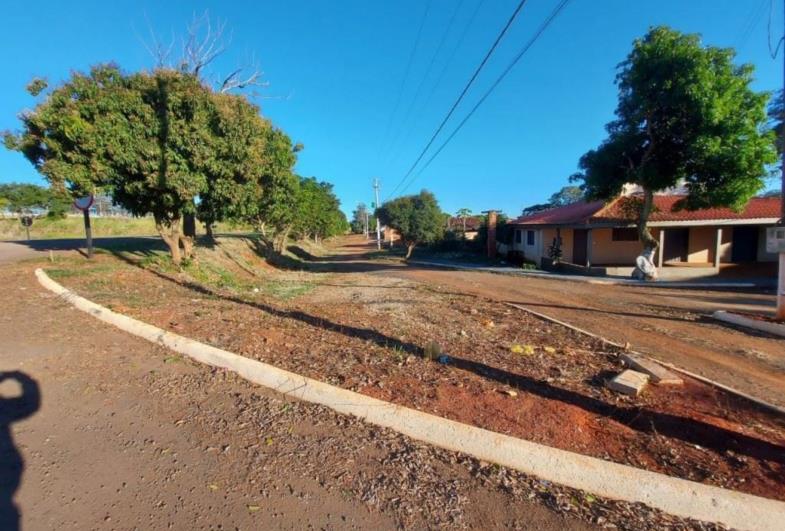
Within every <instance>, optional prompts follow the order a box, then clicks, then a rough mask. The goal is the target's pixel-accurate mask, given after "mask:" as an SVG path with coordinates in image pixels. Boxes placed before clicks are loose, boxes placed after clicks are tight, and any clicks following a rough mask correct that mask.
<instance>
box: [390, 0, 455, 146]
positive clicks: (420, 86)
mask: <svg viewBox="0 0 785 531" xmlns="http://www.w3.org/2000/svg"><path fill="white" fill-rule="evenodd" d="M462 4H463V0H459V2H458V3H457V4H456V5H455V10H454V11H453V13H452V16H451V17H450V21H449V22H448V23H447V27H446V28H445V30H444V33H443V34H442V38H441V39H440V40H439V44H438V46H436V50H435V51H434V52H433V55H432V56H431V60H430V61H429V62H428V66H427V67H426V68H425V74H424V75H423V76H422V78H421V79H420V83H419V84H418V85H417V90H415V91H414V97H413V98H412V100H411V102H410V103H409V107H408V108H407V109H406V113H405V114H404V118H403V122H402V123H401V127H400V129H398V133H397V134H396V135H395V136H394V137H393V140H392V142H391V143H390V149H394V148H395V146H396V145H397V144H398V139H399V138H400V137H401V133H403V132H404V131H405V130H406V124H408V123H409V118H410V117H411V115H412V110H414V104H415V103H417V100H418V99H419V98H420V93H421V92H422V89H423V85H425V81H426V80H427V79H428V76H429V75H430V73H431V69H432V68H433V64H434V63H435V62H436V58H437V57H438V56H439V52H441V51H442V47H443V46H444V43H445V42H446V41H447V35H449V33H450V30H451V29H452V25H453V23H454V22H455V17H456V16H457V15H458V11H460V9H461V5H462ZM396 158H397V157H396Z"/></svg>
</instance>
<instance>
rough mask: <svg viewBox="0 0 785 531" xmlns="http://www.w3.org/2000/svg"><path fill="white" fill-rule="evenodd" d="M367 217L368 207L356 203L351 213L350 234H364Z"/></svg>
mask: <svg viewBox="0 0 785 531" xmlns="http://www.w3.org/2000/svg"><path fill="white" fill-rule="evenodd" d="M369 216H370V214H369V213H368V207H367V206H365V203H358V204H357V208H356V209H355V210H354V211H353V212H352V221H351V229H352V232H353V233H355V234H363V233H364V232H365V224H366V222H367V221H370V220H369ZM369 224H370V223H369Z"/></svg>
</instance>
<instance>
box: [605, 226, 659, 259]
mask: <svg viewBox="0 0 785 531" xmlns="http://www.w3.org/2000/svg"><path fill="white" fill-rule="evenodd" d="M652 232H653V231H652ZM654 237H655V238H656V237H657V235H656V234H654ZM591 242H592V251H591V263H592V265H602V264H632V263H634V262H635V259H636V258H637V257H638V255H640V254H641V250H642V247H641V244H640V242H639V241H637V240H636V241H632V242H615V241H613V231H612V229H592V231H591Z"/></svg>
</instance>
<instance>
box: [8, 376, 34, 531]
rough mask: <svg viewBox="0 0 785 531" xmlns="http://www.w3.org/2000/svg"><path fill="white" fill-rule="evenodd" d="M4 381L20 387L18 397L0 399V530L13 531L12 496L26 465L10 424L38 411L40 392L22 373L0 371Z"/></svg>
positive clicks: (16, 518)
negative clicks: (15, 383) (13, 382)
mask: <svg viewBox="0 0 785 531" xmlns="http://www.w3.org/2000/svg"><path fill="white" fill-rule="evenodd" d="M4 381H16V382H18V383H19V385H20V386H21V388H22V394H21V395H19V396H17V397H12V398H4V397H2V396H0V529H3V530H8V531H16V530H18V529H19V527H20V526H19V518H20V514H19V510H18V509H17V507H16V505H15V504H14V494H15V493H16V490H17V489H18V488H19V484H20V483H21V481H22V474H23V473H24V469H25V464H24V459H22V455H21V454H20V452H19V450H18V449H17V447H16V445H15V444H14V440H13V437H12V435H11V424H13V423H14V422H18V421H20V420H23V419H25V418H27V417H29V416H31V415H32V414H34V413H35V412H36V411H38V408H39V407H40V406H41V392H40V389H39V386H38V383H37V382H36V381H35V380H34V379H32V378H31V377H30V376H28V375H27V374H25V373H23V372H19V371H10V372H0V383H2V382H4Z"/></svg>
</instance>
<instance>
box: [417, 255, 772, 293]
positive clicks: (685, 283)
mask: <svg viewBox="0 0 785 531" xmlns="http://www.w3.org/2000/svg"><path fill="white" fill-rule="evenodd" d="M406 263H407V264H412V265H424V266H430V267H441V268H444V269H455V270H457V271H474V272H475V273H492V274H494V275H507V276H517V277H522V278H526V277H529V278H544V279H546V280H564V281H566V282H583V283H585V284H599V285H605V286H632V287H637V288H673V289H706V290H710V289H744V288H754V287H756V284H755V283H754V282H711V283H709V282H690V281H689V280H659V281H657V282H641V281H639V280H633V279H624V278H609V277H601V276H597V277H591V276H588V275H566V274H563V273H538V272H536V271H529V270H525V269H513V268H511V267H508V268H496V267H483V266H476V267H475V266H465V265H459V264H445V263H443V262H430V261H428V260H408V261H407V262H406Z"/></svg>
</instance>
